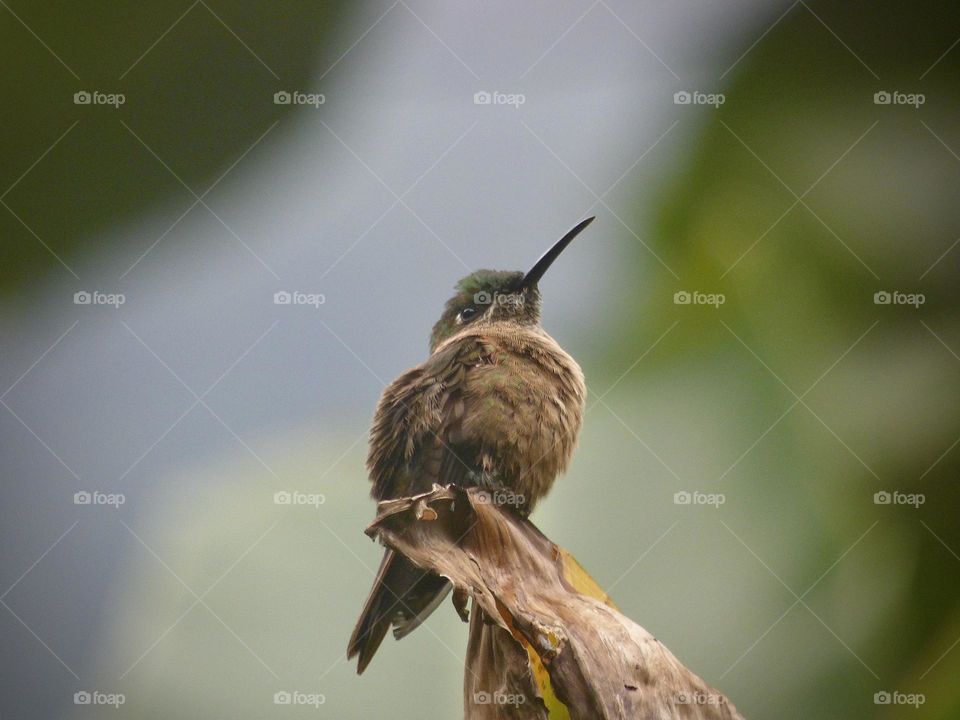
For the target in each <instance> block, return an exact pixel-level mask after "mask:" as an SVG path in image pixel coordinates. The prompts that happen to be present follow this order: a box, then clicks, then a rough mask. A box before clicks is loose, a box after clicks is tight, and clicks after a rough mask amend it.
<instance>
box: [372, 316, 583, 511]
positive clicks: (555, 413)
mask: <svg viewBox="0 0 960 720" xmlns="http://www.w3.org/2000/svg"><path fill="white" fill-rule="evenodd" d="M585 396H586V386H585V384H584V380H583V372H582V371H581V370H580V366H579V365H577V363H576V361H575V360H574V359H573V358H572V357H570V356H569V355H568V354H567V353H566V352H564V350H563V349H562V348H561V347H560V346H559V345H558V344H557V342H556V341H555V340H554V339H553V338H552V337H550V336H549V335H548V334H547V333H546V332H545V331H544V330H543V329H541V328H540V327H539V325H519V324H516V323H509V322H493V323H485V324H482V325H477V326H475V327H469V328H466V329H464V330H463V331H461V332H460V333H458V334H456V335H454V336H453V337H450V338H449V339H447V340H446V341H444V342H443V343H441V344H440V345H439V346H438V347H437V348H436V350H435V351H434V352H433V353H432V354H431V355H430V357H429V358H428V359H427V360H426V361H425V362H423V363H422V364H421V365H418V366H417V367H415V368H413V369H411V370H409V371H407V372H406V373H404V374H403V375H401V376H400V377H399V378H398V379H397V380H396V381H394V382H393V383H392V384H391V385H390V386H389V387H387V389H386V390H385V391H384V393H383V396H382V398H381V400H380V403H379V405H378V407H377V411H376V414H375V417H374V422H373V426H372V428H371V433H370V450H369V455H368V458H367V469H368V471H369V473H370V479H371V481H372V482H373V492H372V494H373V496H374V497H375V498H376V499H378V500H382V499H386V498H392V497H400V496H404V495H410V494H413V493H416V492H423V491H426V490H429V489H430V487H431V486H432V484H433V483H435V482H436V483H439V484H441V485H445V484H448V483H453V484H459V485H466V484H477V483H478V482H483V481H486V482H489V483H490V484H491V485H492V486H499V487H503V488H505V489H508V490H510V491H512V492H514V493H516V494H518V495H522V496H523V497H524V498H525V502H524V503H523V505H522V506H521V509H522V510H524V511H527V512H529V510H531V509H532V508H533V506H534V505H535V504H536V502H537V501H538V500H539V499H541V498H542V497H543V496H544V495H546V493H547V492H548V491H549V490H550V487H551V486H552V485H553V481H554V480H555V479H556V477H557V475H558V474H560V473H562V472H563V471H565V470H566V468H567V466H568V464H569V462H570V457H571V455H572V453H573V449H574V447H575V445H576V440H577V435H578V433H579V431H580V425H581V420H582V415H583V406H584V401H585Z"/></svg>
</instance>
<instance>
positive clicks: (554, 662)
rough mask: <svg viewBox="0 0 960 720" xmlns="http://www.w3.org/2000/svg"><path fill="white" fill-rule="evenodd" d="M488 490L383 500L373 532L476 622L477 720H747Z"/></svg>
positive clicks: (471, 701) (473, 694)
mask: <svg viewBox="0 0 960 720" xmlns="http://www.w3.org/2000/svg"><path fill="white" fill-rule="evenodd" d="M489 498H490V496H489V495H488V494H486V493H485V492H483V491H481V490H475V489H469V490H463V489H459V488H456V487H454V486H447V487H440V486H439V485H434V486H433V490H431V491H430V492H428V493H423V494H421V495H416V496H414V497H410V498H400V499H396V500H388V501H385V502H382V503H380V505H379V508H378V509H379V513H378V515H377V519H376V520H375V521H374V522H373V524H371V525H370V527H369V528H367V534H369V535H371V536H372V537H378V538H379V539H380V540H381V541H382V542H383V543H385V544H386V545H388V546H390V547H391V548H393V549H394V550H396V551H397V552H400V553H402V554H403V555H405V556H406V557H407V558H408V559H410V560H411V561H412V562H413V563H415V564H416V565H418V566H420V567H423V568H427V569H430V570H432V571H433V572H435V573H437V574H439V575H442V576H443V577H446V578H448V579H450V580H451V581H452V582H453V584H454V587H455V590H454V598H453V599H454V605H455V606H456V607H457V610H458V612H459V613H460V614H461V617H463V618H464V619H466V602H467V598H468V597H471V598H473V613H472V617H471V618H470V638H469V642H468V646H467V659H466V676H465V681H464V707H465V710H464V716H465V718H466V719H467V720H491V719H494V718H511V720H547V719H549V720H556V719H557V718H571V720H613V719H614V718H618V719H619V718H644V719H648V718H649V719H651V720H653V719H666V718H704V719H709V720H714V719H720V718H724V719H726V718H740V717H741V715H740V714H739V713H738V712H737V711H736V709H735V708H734V707H733V705H732V704H731V703H730V702H729V701H728V700H727V699H726V698H725V697H724V696H723V695H722V694H720V693H719V692H717V691H716V690H714V689H713V688H711V687H710V686H709V685H707V684H706V683H705V682H704V681H703V680H701V679H700V678H699V677H697V676H696V675H694V674H693V673H692V672H691V671H690V670H688V669H687V668H686V667H684V666H683V665H682V664H681V663H680V661H679V660H677V659H676V658H675V657H674V656H673V655H672V654H671V653H670V651H669V650H667V649H666V648H665V647H664V646H663V645H662V644H660V642H658V641H657V639H656V638H654V637H653V636H652V635H650V633H648V632H647V631H646V630H644V629H643V628H642V627H640V626H639V625H637V624H636V623H634V622H633V621H632V620H630V619H629V618H627V617H625V616H624V615H622V614H621V613H620V612H619V611H618V610H617V609H616V607H614V605H613V603H612V602H611V601H610V599H609V598H608V597H607V596H606V595H605V594H604V593H603V592H602V591H601V590H600V588H599V587H597V585H596V583H594V582H593V580H592V579H590V577H589V576H588V575H587V574H586V573H585V572H584V571H583V569H582V568H580V566H579V565H578V564H577V563H576V561H575V560H574V559H573V557H572V556H570V555H569V554H568V553H567V552H565V551H564V550H562V549H561V548H559V547H557V546H556V545H554V544H553V543H552V542H550V540H548V539H547V538H546V537H545V536H544V535H543V534H542V533H541V532H540V531H539V530H537V528H536V527H535V526H534V525H533V524H532V523H531V522H530V521H529V520H526V519H524V518H522V517H520V516H519V515H517V514H516V513H514V512H512V511H511V510H509V509H506V508H503V507H499V506H497V505H495V504H491V503H490V502H489Z"/></svg>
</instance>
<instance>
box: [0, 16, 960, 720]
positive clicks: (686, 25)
mask: <svg viewBox="0 0 960 720" xmlns="http://www.w3.org/2000/svg"><path fill="white" fill-rule="evenodd" d="M0 5H2V7H0V47H3V48H4V49H3V50H2V51H0V52H2V53H3V55H4V59H5V68H6V71H5V72H4V73H3V78H2V81H0V82H2V90H3V96H4V97H5V98H6V99H7V102H6V103H5V104H4V105H5V106H4V107H3V108H2V109H0V118H2V121H3V128H4V139H3V141H2V148H3V162H2V163H0V205H2V207H0V237H2V241H3V245H2V248H0V259H2V261H3V263H2V266H0V267H2V273H3V274H2V278H0V332H2V333H3V336H4V337H5V338H6V342H5V343H4V344H3V352H2V355H0V447H2V457H3V463H2V465H0V468H2V469H0V472H2V473H3V486H2V490H0V492H2V500H0V519H2V525H0V533H2V535H0V538H2V543H3V547H4V554H3V564H2V568H0V604H2V607H0V633H2V639H3V640H2V648H3V656H2V659H0V661H2V664H3V672H2V674H0V677H2V681H0V716H2V717H4V718H6V717H11V718H47V717H63V718H73V717H77V718H83V717H136V718H153V717H156V718H170V717H231V718H239V717H250V718H255V717H256V718H259V717H274V716H276V717H286V716H310V717H329V718H370V717H394V718H405V717H411V718H413V717H417V718H419V717H458V716H460V715H461V714H462V695H461V685H462V674H463V668H462V662H463V654H464V646H465V639H466V627H465V626H464V625H462V624H461V623H460V622H459V620H458V619H457V617H456V615H455V614H454V613H453V612H452V610H451V609H450V608H449V607H448V606H446V605H444V606H443V607H441V609H440V610H439V611H438V612H437V613H435V615H434V616H433V617H431V619H430V621H429V622H428V623H427V624H426V626H425V627H423V628H421V629H419V630H418V631H417V632H416V633H415V634H413V635H412V636H410V637H409V638H408V639H406V640H404V642H402V643H398V644H397V643H393V642H392V641H389V640H388V641H387V642H386V644H385V645H384V647H383V648H382V649H381V650H380V653H379V655H378V657H377V658H376V661H375V662H374V663H373V664H372V665H371V668H370V669H369V670H368V672H367V673H366V674H365V675H364V676H363V677H362V678H358V677H357V676H356V675H355V672H354V669H353V667H352V666H351V665H350V664H348V663H347V662H346V660H345V657H344V649H345V646H346V640H347V637H348V636H349V633H350V630H351V629H352V625H353V623H354V621H355V619H356V616H357V615H358V613H359V610H360V607H361V605H362V602H363V600H364V598H365V596H366V593H367V590H368V588H369V585H370V583H371V580H372V574H373V572H374V571H375V570H376V567H377V563H378V562H379V558H380V552H381V550H380V548H379V547H377V546H376V545H374V544H372V543H371V542H370V541H369V540H368V539H367V538H366V537H365V536H364V535H363V533H362V530H363V528H364V527H365V525H366V524H367V523H368V522H369V520H371V519H372V516H373V511H374V508H373V504H372V503H371V501H370V500H369V498H368V496H367V493H368V485H367V483H366V479H365V474H364V469H363V460H364V455H365V450H366V432H367V427H368V423H369V420H370V416H371V414H372V412H373V408H374V406H375V403H376V401H377V398H378V397H379V394H380V392H381V390H382V388H383V386H384V385H385V384H386V383H387V382H389V381H390V380H391V379H393V378H394V377H395V376H396V375H398V374H399V373H400V372H401V371H403V370H404V369H406V368H407V367H409V366H411V365H413V364H416V363H417V362H420V361H421V360H422V359H423V358H424V357H425V355H426V352H427V336H428V333H429V329H430V327H431V325H432V323H433V322H434V320H435V319H436V317H437V316H438V315H439V312H440V309H441V307H442V304H443V302H444V301H445V300H446V298H447V296H448V295H449V294H450V291H451V288H452V286H453V284H454V282H455V281H456V280H457V279H458V278H460V277H461V276H463V275H464V274H466V273H467V272H469V271H470V270H473V269H477V268H480V267H494V268H498V269H525V268H527V267H529V265H530V264H531V263H532V262H533V261H534V260H535V259H536V258H537V257H538V255H539V254H540V253H541V252H542V251H543V250H545V249H546V248H547V247H548V246H549V244H550V243H552V242H553V241H554V240H556V239H557V238H558V237H559V236H560V235H561V234H562V233H563V232H565V231H566V230H567V229H568V228H569V227H571V226H572V225H573V224H574V223H575V222H577V221H578V220H580V219H581V218H583V217H585V216H586V215H590V214H596V215H597V216H598V220H597V222H596V223H595V224H594V225H593V226H591V228H590V229H589V231H588V232H587V233H586V234H585V235H583V236H582V237H581V238H580V239H578V240H577V242H576V243H575V244H574V245H573V246H571V248H570V249H569V250H568V251H567V252H566V253H564V256H563V258H562V259H561V260H560V261H559V262H558V263H556V265H555V266H554V267H553V268H552V269H551V271H550V273H549V275H548V277H547V278H546V279H545V280H544V282H543V283H542V289H543V293H544V303H545V307H544V325H545V327H546V328H547V329H548V331H549V332H550V333H551V334H553V335H554V337H556V338H557V339H558V341H559V342H560V343H561V344H562V345H563V346H564V347H565V348H566V349H567V350H568V351H569V352H570V353H571V354H572V355H574V356H575V357H576V358H577V359H578V360H579V361H580V363H581V364H582V366H583V368H584V371H585V373H586V377H587V382H588V385H589V388H590V396H591V398H590V401H589V403H588V408H589V410H588V414H587V417H586V422H585V427H584V431H583V434H582V436H581V443H580V449H579V451H578V453H577V455H576V456H575V459H574V464H573V467H572V469H571V471H570V473H569V474H568V476H567V477H566V478H564V479H562V480H561V481H560V482H559V483H558V485H557V487H556V489H555V490H554V492H553V495H552V496H551V498H550V499H549V500H548V501H547V502H545V503H544V504H543V505H542V506H541V507H540V508H539V509H538V510H537V512H536V514H535V515H534V521H535V522H536V523H537V524H538V526H539V527H541V529H543V530H544V532H546V534H547V535H548V536H550V537H551V538H552V539H553V540H555V541H556V542H558V543H559V544H561V545H563V546H564V547H566V548H567V549H569V550H570V551H571V552H572V553H574V554H575V555H576V556H577V557H578V559H579V560H580V562H581V563H582V564H583V565H584V566H585V567H586V568H587V569H588V570H589V571H590V572H591V573H592V574H593V576H594V577H595V578H596V579H597V581H598V582H599V583H600V585H601V586H602V587H604V588H605V589H607V590H608V592H609V593H610V594H611V595H612V596H613V598H614V599H615V600H616V601H617V602H618V604H619V605H620V607H621V608H622V609H623V610H624V612H626V613H627V614H628V615H630V616H631V617H632V618H634V619H635V620H636V621H637V622H639V623H640V624H642V625H643V626H644V627H646V628H647V629H648V630H650V631H651V632H653V633H654V634H655V635H656V636H657V637H658V638H659V639H660V640H662V641H663V642H664V643H665V644H666V645H667V646H668V647H669V648H670V649H671V650H672V651H673V652H674V653H675V654H676V655H677V656H678V657H679V658H680V659H681V660H682V661H684V662H685V663H686V664H687V665H689V666H690V667H691V668H692V669H693V670H694V671H695V672H697V673H698V674H700V675H701V676H702V677H704V679H706V680H707V681H708V682H709V683H711V684H712V685H714V686H716V687H718V688H720V689H721V690H723V691H724V692H725V693H726V694H728V695H729V696H730V698H731V699H732V700H733V701H734V703H736V704H737V706H738V707H739V709H740V710H741V711H742V712H744V714H746V715H747V716H749V717H756V718H760V717H781V718H787V717H797V718H809V717H822V718H851V717H864V718H866V717H901V716H909V717H923V718H948V717H960V698H958V693H957V691H956V688H955V683H954V679H955V677H956V674H957V672H958V671H960V649H957V648H956V646H957V644H958V642H960V604H958V602H957V601H958V594H957V590H958V587H960V580H958V578H960V574H958V569H960V556H958V554H957V553H958V552H960V532H958V528H957V524H956V518H957V509H958V504H957V501H958V497H957V495H958V493H957V489H956V478H957V470H958V466H960V450H957V449H956V445H957V442H958V435H960V422H958V414H960V412H958V410H960V408H958V404H957V397H958V390H960V356H958V353H960V316H958V306H957V288H956V276H957V273H956V271H957V268H958V262H960V250H957V249H956V247H955V246H956V245H957V243H958V242H960V213H958V207H960V203H958V200H960V157H958V152H960V118H958V115H957V111H956V108H957V107H958V101H960V98H958V95H960V93H958V87H957V84H956V76H957V70H958V64H960V48H957V40H958V38H960V14H958V12H957V10H956V8H953V9H948V8H944V7H940V6H939V5H937V4H934V3H930V4H929V7H927V6H926V5H925V4H923V3H921V4H919V5H911V6H909V7H906V6H904V7H901V6H899V5H898V4H896V3H889V4H885V3H880V4H877V3H842V4H841V3H826V2H810V3H804V2H795V3H793V4H790V3H788V2H787V3H774V4H771V3H761V2H756V1H744V2H726V3H707V2H656V3H652V2H641V3H629V2H618V1H617V0H602V1H599V2H593V3H591V2H589V0H587V1H584V2H561V3H523V4H517V3H508V2H494V3H484V4H479V3H477V4H472V3H464V4H454V3H436V2H434V3H431V2H419V1H418V0H401V1H400V2H396V3H392V4H391V3H389V2H384V3H379V2H378V3H374V2H366V3H356V4H346V3H323V4H315V3H281V4H279V5H276V6H274V5H268V6H260V5H259V4H255V3H249V2H241V3H235V4H234V5H232V6H231V5H224V4H221V3H217V2H213V1H212V0H210V1H209V2H208V1H207V0H198V2H195V3H193V4H192V5H191V4H189V2H181V3H173V2H159V3H153V4H150V5H149V6H147V7H142V6H141V5H139V4H130V3H112V4H107V3H93V4H85V5H84V6H83V7H75V8H74V7H71V8H65V7H53V6H44V5H42V4H41V5H35V4H34V5H31V4H29V3H26V2H21V1H19V0H4V1H3V2H0ZM76 93H89V95H87V96H85V95H75V94H76ZM118 93H119V94H122V104H121V102H120V99H118V98H117V97H116V95H117V94H118ZM276 93H288V94H289V97H290V98H291V102H290V103H288V104H284V103H283V102H279V103H278V102H277V101H276V100H275V94H276ZM298 93H299V94H298ZM476 93H491V94H493V95H492V98H493V100H494V101H493V102H491V103H489V104H483V103H482V102H481V103H479V104H478V102H477V101H476V99H475V94H476ZM498 93H499V94H498ZM677 93H680V94H679V95H677ZM876 93H881V94H880V95H875V94H876ZM883 93H887V95H883ZM717 94H721V97H719V98H718V97H716V96H717ZM318 95H322V99H323V102H322V103H321V102H320V99H319V98H318V97H316V96H318ZM311 96H312V102H313V104H309V102H310V101H311ZM86 97H89V98H90V102H89V103H84V102H83V101H84V99H85V98H86ZM285 97H287V96H285V95H281V96H279V99H280V100H281V101H282V99H283V98H285ZM482 97H483V96H481V99H482ZM111 98H113V99H112V100H111ZM687 99H689V100H690V102H689V103H687V102H685V100H687ZM886 99H889V102H885V100H886ZM299 101H302V102H299ZM110 102H113V105H111V104H109V103H110ZM710 103H712V104H710ZM283 292H289V293H295V292H299V293H306V294H313V295H316V296H322V303H321V302H320V301H319V299H320V298H319V297H318V298H317V302H316V303H315V304H277V303H275V293H283ZM77 293H81V295H79V296H78V295H76V294H77ZM83 293H88V294H89V295H83ZM677 293H688V294H689V297H691V298H692V299H693V300H692V302H691V303H689V304H684V303H683V300H684V298H685V297H688V296H684V295H682V294H681V295H679V296H678V295H676V294H677ZM697 293H702V294H703V295H697ZM876 293H889V295H888V296H883V295H881V296H877V297H875V294H876ZM896 293H900V295H897V294H896ZM718 294H719V295H722V298H723V303H722V304H721V305H719V306H718V307H717V306H714V305H710V304H702V303H698V302H697V298H700V299H703V298H704V296H705V295H718ZM117 296H119V297H117ZM921 296H922V304H921V299H918V298H921ZM87 297H89V298H90V299H91V302H90V303H88V304H84V303H83V300H84V299H86V298H87ZM884 297H889V298H890V299H891V302H890V303H889V304H884V302H883V299H884ZM121 299H122V304H121V302H120V301H121ZM911 302H912V304H911ZM111 303H112V304H111ZM878 303H879V304H878ZM283 491H299V492H303V493H314V494H321V495H322V496H323V500H324V502H323V503H322V504H320V505H318V506H316V507H310V506H295V505H282V504H277V503H275V501H274V494H275V493H277V492H283ZM77 493H80V494H81V495H79V496H78V495H77ZM83 493H90V494H91V495H90V498H91V500H92V502H91V503H90V504H83V502H82V501H83V499H84V498H85V497H86V496H84V495H83ZM677 493H681V495H679V496H678V495H677ZM683 493H688V494H695V493H702V494H712V495H713V496H714V497H715V498H716V502H714V503H713V504H709V503H704V502H703V500H704V497H705V496H704V495H683ZM876 493H881V495H879V496H877V495H876ZM882 493H888V494H887V495H883V494H882ZM685 497H693V498H694V500H693V502H692V503H690V504H684V503H683V499H684V498H685ZM698 499H699V501H700V502H698ZM886 499H889V500H890V502H889V503H886V502H885V500H886ZM277 692H291V693H293V692H300V693H304V694H307V695H309V694H313V696H315V698H316V699H317V704H316V705H315V706H313V705H299V706H297V705H291V706H286V705H278V704H276V703H275V701H274V696H275V693H277ZM75 693H81V695H80V696H76V695H75ZM82 693H89V694H90V696H89V697H90V699H91V704H84V699H85V697H86V696H84V695H82ZM878 693H879V695H878ZM884 693H886V694H887V695H884ZM111 694H114V695H115V694H121V695H122V700H123V704H122V705H120V706H119V707H113V706H111V705H109V704H107V705H104V704H102V703H104V702H110V697H111ZM321 698H322V700H323V702H322V703H320V702H319V700H320V699H321ZM921 698H922V702H921ZM886 700H889V701H890V702H889V703H887V702H885V701H886Z"/></svg>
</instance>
